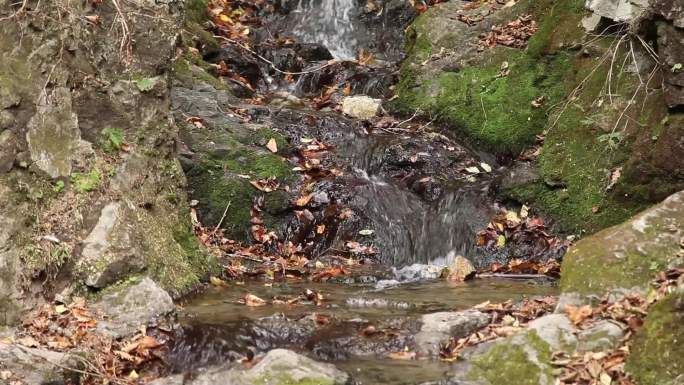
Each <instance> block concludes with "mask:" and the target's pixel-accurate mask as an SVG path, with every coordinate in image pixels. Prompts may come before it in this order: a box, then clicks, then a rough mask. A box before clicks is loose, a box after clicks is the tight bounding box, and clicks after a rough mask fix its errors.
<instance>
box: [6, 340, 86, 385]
mask: <svg viewBox="0 0 684 385" xmlns="http://www.w3.org/2000/svg"><path fill="white" fill-rule="evenodd" d="M80 364H81V361H80V359H78V358H77V357H74V356H71V355H70V354H67V353H60V352H54V351H49V350H44V349H34V348H27V347H24V346H20V345H7V344H4V343H2V342H0V382H2V383H3V384H5V383H7V384H14V383H17V384H25V385H44V384H51V385H66V384H71V383H77V382H78V376H79V374H78V373H75V372H72V371H69V370H66V369H64V368H75V369H78V368H79V367H80V366H81V365H80ZM5 376H6V377H7V378H5ZM3 381H7V382H3ZM15 381H16V382H15Z"/></svg>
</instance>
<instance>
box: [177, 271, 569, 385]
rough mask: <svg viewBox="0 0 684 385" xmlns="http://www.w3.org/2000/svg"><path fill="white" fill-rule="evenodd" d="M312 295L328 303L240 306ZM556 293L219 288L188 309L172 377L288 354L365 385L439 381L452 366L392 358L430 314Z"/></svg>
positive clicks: (299, 285)
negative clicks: (251, 298) (252, 300)
mask: <svg viewBox="0 0 684 385" xmlns="http://www.w3.org/2000/svg"><path fill="white" fill-rule="evenodd" d="M307 289H309V290H313V291H315V292H318V293H320V294H321V295H322V296H323V298H324V300H323V301H322V302H320V303H319V304H318V305H317V304H314V303H301V304H295V305H287V304H281V305H272V304H268V305H265V306H257V307H248V306H245V305H244V304H243V303H240V301H239V300H240V299H241V298H243V297H244V296H245V295H246V294H253V295H256V296H258V297H260V298H264V299H267V298H277V297H292V296H296V295H298V294H301V293H302V292H304V291H305V290H307ZM555 293H556V288H555V287H553V286H552V285H549V284H548V283H542V282H535V281H529V280H515V279H477V280H473V281H469V282H460V283H457V282H448V281H444V280H423V281H420V282H414V283H405V284H400V285H397V286H394V287H391V288H386V289H378V288H377V284H375V283H345V282H340V283H314V282H273V283H264V282H245V283H244V284H239V285H238V284H230V285H229V286H227V287H213V288H211V289H210V290H208V291H206V292H204V293H202V294H201V295H199V296H196V297H194V298H190V299H189V300H188V301H187V303H185V304H184V311H183V312H182V316H181V318H180V324H181V325H182V326H181V327H180V329H179V330H178V333H179V335H180V337H181V338H177V339H176V340H177V341H179V342H177V343H176V345H175V346H174V347H173V348H172V349H171V352H170V354H169V358H168V359H169V360H170V362H171V364H172V370H175V371H179V372H181V371H188V370H189V369H193V368H198V367H204V366H210V365H217V364H222V363H224V362H225V361H226V360H230V359H239V357H244V356H247V357H249V356H251V355H254V354H259V353H263V352H265V351H268V350H270V349H274V348H287V349H291V350H294V351H297V352H299V353H303V354H305V355H308V356H311V357H312V358H314V359H317V360H321V361H327V362H331V363H334V364H335V365H336V366H337V367H339V368H340V369H342V370H344V371H347V372H348V373H350V374H351V375H352V377H353V378H354V380H355V381H356V383H357V384H419V383H425V382H429V381H439V380H442V379H443V378H444V376H445V373H446V371H447V370H448V369H449V366H450V364H449V363H447V362H442V361H439V360H434V359H426V358H423V359H419V360H397V359H391V358H388V354H391V353H394V352H396V351H402V350H404V349H408V348H409V346H410V345H411V344H412V338H413V335H414V334H415V333H416V331H417V329H418V328H419V325H420V324H419V320H420V317H421V316H422V315H423V314H427V313H433V312H441V311H455V310H465V309H468V308H470V307H472V306H475V305H477V304H479V303H482V302H485V301H491V302H493V303H496V302H505V301H508V300H513V301H517V300H520V299H522V298H524V297H534V296H541V295H549V294H555Z"/></svg>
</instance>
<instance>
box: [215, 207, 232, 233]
mask: <svg viewBox="0 0 684 385" xmlns="http://www.w3.org/2000/svg"><path fill="white" fill-rule="evenodd" d="M231 203H232V201H228V204H227V205H226V209H225V210H223V215H222V216H221V220H220V221H219V222H218V224H217V225H216V227H214V231H212V232H211V235H214V234H216V232H217V231H218V229H219V227H221V224H222V223H223V220H224V219H226V214H227V213H228V208H229V207H230V204H231Z"/></svg>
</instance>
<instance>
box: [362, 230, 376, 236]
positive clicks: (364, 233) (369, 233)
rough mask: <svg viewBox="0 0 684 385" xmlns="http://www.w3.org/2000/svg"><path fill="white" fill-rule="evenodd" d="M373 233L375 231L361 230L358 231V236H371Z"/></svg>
mask: <svg viewBox="0 0 684 385" xmlns="http://www.w3.org/2000/svg"><path fill="white" fill-rule="evenodd" d="M374 232H375V230H371V229H363V230H361V231H359V234H360V235H366V236H367V235H373V233H374Z"/></svg>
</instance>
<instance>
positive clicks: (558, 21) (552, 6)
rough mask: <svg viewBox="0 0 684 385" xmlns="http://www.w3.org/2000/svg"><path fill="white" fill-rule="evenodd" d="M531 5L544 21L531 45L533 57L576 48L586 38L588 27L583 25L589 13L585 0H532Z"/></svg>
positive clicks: (530, 8)
mask: <svg viewBox="0 0 684 385" xmlns="http://www.w3.org/2000/svg"><path fill="white" fill-rule="evenodd" d="M527 7H528V12H529V13H530V14H532V15H533V16H534V19H535V20H540V22H539V23H538V26H539V30H538V31H537V32H536V33H535V34H534V35H533V36H532V38H531V39H530V41H529V42H528V44H527V54H528V55H530V56H531V57H536V58H540V57H543V56H544V55H548V54H554V53H556V52H558V51H560V50H563V49H567V48H573V46H574V45H575V44H576V43H578V42H580V41H581V40H582V38H583V37H584V30H583V29H582V28H579V25H580V22H581V20H582V17H583V16H584V14H585V13H586V11H585V9H584V0H560V1H555V2H550V1H548V0H542V1H528V4H527Z"/></svg>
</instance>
